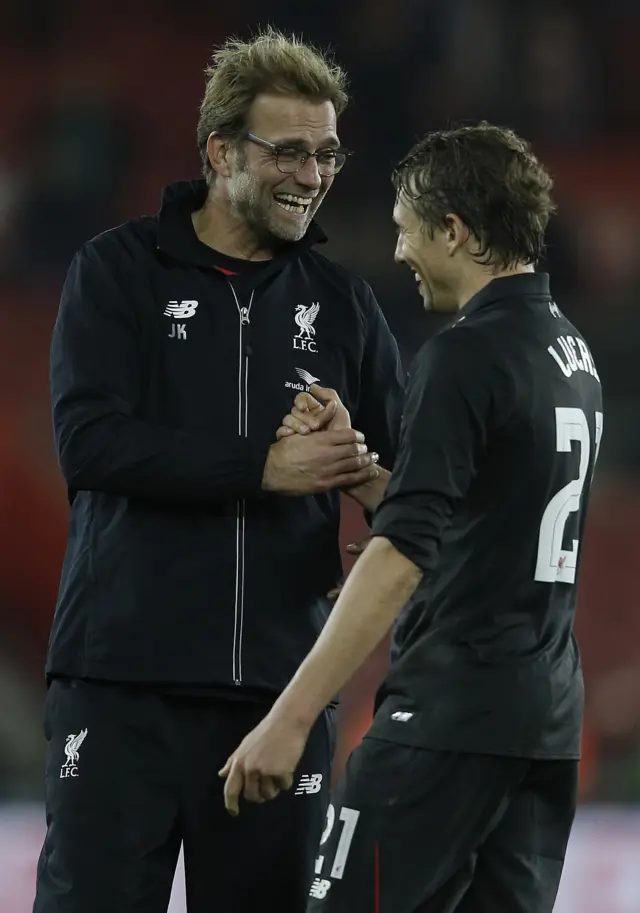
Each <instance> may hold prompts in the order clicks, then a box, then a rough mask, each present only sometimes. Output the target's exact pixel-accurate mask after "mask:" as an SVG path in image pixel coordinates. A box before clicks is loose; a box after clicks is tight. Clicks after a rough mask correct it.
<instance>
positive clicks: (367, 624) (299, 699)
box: [272, 538, 422, 728]
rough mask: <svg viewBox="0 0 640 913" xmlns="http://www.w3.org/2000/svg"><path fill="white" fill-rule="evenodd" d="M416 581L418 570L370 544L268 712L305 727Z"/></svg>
mask: <svg viewBox="0 0 640 913" xmlns="http://www.w3.org/2000/svg"><path fill="white" fill-rule="evenodd" d="M421 577H422V572H421V571H420V570H419V568H417V567H416V565H415V564H413V563H412V562H411V561H409V560H408V559H407V558H405V557H404V555H402V554H401V553H400V552H398V551H397V550H396V549H395V548H394V546H393V545H391V543H390V542H389V541H388V540H387V539H384V538H376V539H374V540H373V542H372V543H371V544H370V545H369V546H368V548H367V549H366V551H365V552H364V554H363V555H362V557H361V558H360V559H359V560H358V562H357V564H356V565H355V567H354V569H353V571H352V572H351V574H350V575H349V577H348V579H347V582H346V583H345V585H344V587H343V589H342V592H341V593H340V596H339V598H338V601H337V603H336V605H335V607H334V609H333V612H332V613H331V616H330V617H329V621H328V622H327V624H326V626H325V628H324V630H323V632H322V634H321V635H320V637H319V638H318V640H317V641H316V644H315V646H314V647H313V649H312V650H311V652H310V653H309V655H308V656H307V658H306V659H305V660H304V662H303V663H302V665H301V666H300V668H299V669H298V671H297V673H296V675H295V676H294V677H293V679H292V680H291V682H290V684H289V685H288V687H287V688H286V689H285V691H284V692H283V693H282V695H281V696H280V698H279V699H278V700H277V701H276V704H275V705H274V708H273V710H272V713H275V714H283V715H285V716H287V717H288V718H290V719H293V720H295V721H296V723H297V725H299V726H300V727H309V728H310V727H311V726H312V725H313V722H314V720H315V719H316V717H317V716H318V714H319V713H320V712H321V711H322V709H323V707H325V706H326V705H327V704H328V703H329V701H330V700H331V698H332V697H333V696H334V695H335V694H336V693H337V692H339V691H340V690H341V689H342V688H343V687H344V685H345V684H346V683H347V681H348V680H349V679H350V678H351V676H352V675H353V673H354V672H355V671H356V670H357V669H358V668H359V667H360V666H361V665H362V663H363V662H364V660H365V659H366V658H367V657H368V656H369V654H370V653H371V652H372V651H373V650H374V649H375V647H376V646H377V645H378V644H379V643H380V641H381V640H382V638H383V637H384V636H385V634H386V633H387V632H388V630H389V628H390V627H391V625H392V624H393V622H394V621H395V620H396V618H397V617H398V615H399V614H400V611H401V609H402V607H403V606H404V605H405V603H406V602H407V601H408V600H409V598H410V597H411V596H412V594H413V593H414V591H415V590H416V588H417V586H418V584H419V582H420V579H421Z"/></svg>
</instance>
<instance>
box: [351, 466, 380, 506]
mask: <svg viewBox="0 0 640 913" xmlns="http://www.w3.org/2000/svg"><path fill="white" fill-rule="evenodd" d="M379 473H380V474H379V476H378V478H377V479H373V481H372V482H366V483H365V484H364V485H358V487H357V488H347V489H345V494H347V495H349V497H350V498H353V499H354V501H357V502H358V504H360V505H361V506H362V507H364V509H365V510H368V511H370V512H371V513H373V512H374V510H376V508H377V507H378V505H379V504H380V502H381V501H382V499H383V498H384V495H385V492H386V490H387V485H388V484H389V479H390V478H391V473H390V472H389V470H388V469H383V468H382V466H380V467H379Z"/></svg>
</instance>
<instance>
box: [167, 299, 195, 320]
mask: <svg viewBox="0 0 640 913" xmlns="http://www.w3.org/2000/svg"><path fill="white" fill-rule="evenodd" d="M197 307H198V302H197V301H170V302H169V304H168V305H167V306H166V308H165V309H164V316H165V317H175V319H176V320H185V319H186V318H187V317H193V315H194V314H195V312H196V308H197Z"/></svg>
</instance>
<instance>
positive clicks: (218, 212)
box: [191, 185, 275, 260]
mask: <svg viewBox="0 0 640 913" xmlns="http://www.w3.org/2000/svg"><path fill="white" fill-rule="evenodd" d="M191 221H192V222H193V228H194V231H195V233H196V235H197V236H198V240H200V241H202V243H203V244H206V245H207V247H211V248H213V250H216V251H218V253H220V254H225V256H227V257H235V258H236V259H238V260H271V259H272V258H273V256H274V254H275V250H274V249H273V248H272V247H268V246H265V244H264V243H263V242H262V241H261V240H260V239H259V238H257V237H256V235H255V234H254V232H253V231H252V230H251V229H250V227H249V226H248V225H247V222H246V220H245V219H243V217H242V216H241V215H240V214H239V213H238V212H236V211H235V210H233V209H232V207H231V204H230V202H229V199H228V197H223V196H222V194H220V193H216V188H215V185H214V186H213V187H211V188H210V189H209V193H208V195H207V199H206V200H205V204H204V206H203V207H202V209H197V210H196V211H195V212H193V213H192V214H191Z"/></svg>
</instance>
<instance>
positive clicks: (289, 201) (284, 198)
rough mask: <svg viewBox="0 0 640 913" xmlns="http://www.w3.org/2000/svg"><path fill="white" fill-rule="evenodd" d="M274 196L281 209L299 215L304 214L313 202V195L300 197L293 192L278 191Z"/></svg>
mask: <svg viewBox="0 0 640 913" xmlns="http://www.w3.org/2000/svg"><path fill="white" fill-rule="evenodd" d="M273 198H274V200H275V201H276V203H277V204H278V206H280V207H281V209H284V210H285V211H286V212H294V213H295V214H296V215H299V216H302V215H304V214H305V212H306V211H307V209H308V208H309V206H311V203H312V202H313V197H298V196H295V195H294V194H293V193H276V194H274V197H273Z"/></svg>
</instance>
